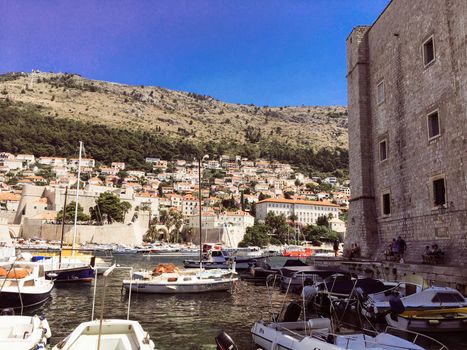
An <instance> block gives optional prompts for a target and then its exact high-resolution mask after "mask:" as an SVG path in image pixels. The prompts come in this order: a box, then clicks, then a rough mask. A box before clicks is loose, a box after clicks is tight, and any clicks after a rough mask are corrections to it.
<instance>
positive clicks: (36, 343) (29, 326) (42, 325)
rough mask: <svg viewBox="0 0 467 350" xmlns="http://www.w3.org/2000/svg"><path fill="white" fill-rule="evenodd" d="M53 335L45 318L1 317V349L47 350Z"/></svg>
mask: <svg viewBox="0 0 467 350" xmlns="http://www.w3.org/2000/svg"><path fill="white" fill-rule="evenodd" d="M51 335H52V334H51V332H50V327H49V324H48V322H47V320H46V319H45V318H40V317H39V316H32V317H30V316H0V349H5V350H7V349H8V350H31V349H41V348H43V349H45V346H46V345H47V342H48V339H49V338H50V336H51Z"/></svg>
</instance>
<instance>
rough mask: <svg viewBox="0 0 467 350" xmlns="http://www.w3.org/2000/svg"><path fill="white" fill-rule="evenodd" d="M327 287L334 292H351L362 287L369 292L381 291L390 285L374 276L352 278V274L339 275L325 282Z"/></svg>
mask: <svg viewBox="0 0 467 350" xmlns="http://www.w3.org/2000/svg"><path fill="white" fill-rule="evenodd" d="M325 285H326V289H327V290H328V291H330V292H332V293H338V294H350V293H352V290H353V289H354V288H361V289H362V290H363V291H364V292H366V293H367V294H373V293H380V292H383V291H385V290H387V289H388V287H387V286H386V285H385V284H384V283H383V282H381V281H380V280H376V279H374V278H359V279H357V280H354V279H351V278H350V276H337V277H336V278H333V279H332V280H331V281H328V282H326V283H325Z"/></svg>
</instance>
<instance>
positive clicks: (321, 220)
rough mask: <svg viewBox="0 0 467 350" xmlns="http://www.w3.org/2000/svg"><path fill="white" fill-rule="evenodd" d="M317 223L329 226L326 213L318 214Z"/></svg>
mask: <svg viewBox="0 0 467 350" xmlns="http://www.w3.org/2000/svg"><path fill="white" fill-rule="evenodd" d="M316 225H318V226H325V227H329V221H328V218H327V216H326V215H321V216H318V218H317V219H316Z"/></svg>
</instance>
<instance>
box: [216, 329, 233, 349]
mask: <svg viewBox="0 0 467 350" xmlns="http://www.w3.org/2000/svg"><path fill="white" fill-rule="evenodd" d="M215 339H216V345H217V350H238V347H237V345H236V344H235V343H234V341H233V340H232V338H231V337H230V336H229V335H228V334H227V333H225V332H223V331H222V332H220V333H219V334H218V335H217V337H216V338H215Z"/></svg>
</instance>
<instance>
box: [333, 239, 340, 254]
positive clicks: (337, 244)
mask: <svg viewBox="0 0 467 350" xmlns="http://www.w3.org/2000/svg"><path fill="white" fill-rule="evenodd" d="M332 248H333V250H334V256H338V252H339V241H338V240H337V239H336V240H335V241H334V244H333V246H332Z"/></svg>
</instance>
